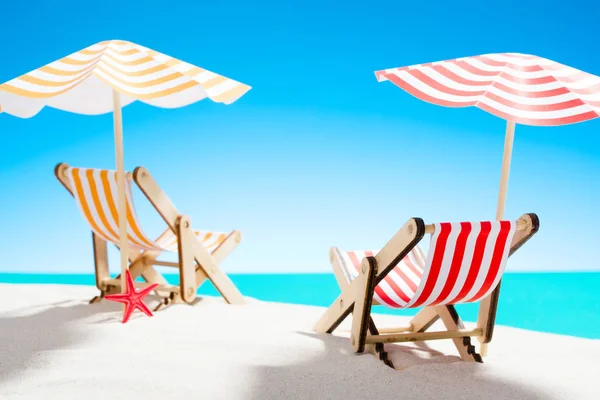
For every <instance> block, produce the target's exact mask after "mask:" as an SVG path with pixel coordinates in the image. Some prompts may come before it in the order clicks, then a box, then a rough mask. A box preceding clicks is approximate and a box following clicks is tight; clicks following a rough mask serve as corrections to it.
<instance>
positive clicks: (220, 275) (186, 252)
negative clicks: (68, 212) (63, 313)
mask: <svg viewBox="0 0 600 400" xmlns="http://www.w3.org/2000/svg"><path fill="white" fill-rule="evenodd" d="M69 168H70V167H69V165H67V164H65V163H59V164H58V165H57V166H56V167H55V170H54V173H55V175H56V178H57V179H58V180H59V182H60V183H61V184H62V185H63V186H64V187H65V189H67V191H68V192H69V193H70V194H71V195H72V196H73V188H72V187H71V184H70V181H69V178H68V176H67V171H68V169H69ZM126 178H127V179H128V180H129V181H131V180H133V182H135V183H136V185H137V186H138V187H139V188H140V190H141V191H142V193H143V194H144V195H145V197H146V198H147V199H148V200H149V201H150V203H151V204H152V205H153V207H154V208H155V210H156V211H157V212H158V214H159V215H160V216H161V217H162V218H163V220H164V221H165V222H166V224H167V229H166V230H165V231H164V232H163V233H162V234H161V235H160V236H159V237H158V238H157V239H156V242H159V241H160V240H161V239H163V238H165V236H167V235H175V240H176V241H177V256H178V261H177V262H168V261H160V260H158V259H157V258H158V257H159V256H160V255H161V253H162V252H161V251H155V250H148V249H146V250H137V251H136V250H133V249H130V250H129V251H130V253H129V254H130V256H129V262H130V264H129V271H130V273H131V276H132V278H133V279H136V278H138V277H140V276H141V277H142V278H143V279H144V280H145V281H146V283H145V284H144V283H141V282H136V286H138V287H145V286H147V285H148V284H154V283H156V284H158V286H157V287H156V289H155V291H154V292H155V293H156V294H157V295H158V296H160V297H161V298H163V301H162V302H161V303H160V304H159V305H158V306H157V307H156V309H155V311H156V310H158V309H160V308H162V307H163V306H165V305H170V304H177V303H188V304H192V303H193V302H194V301H195V298H196V291H197V290H198V288H199V287H200V286H201V285H202V284H203V283H204V282H205V281H206V280H207V279H208V280H210V281H211V282H212V284H213V285H214V287H215V288H216V289H217V291H218V292H219V293H220V294H221V296H223V298H224V299H225V301H226V302H227V303H229V304H245V300H244V298H243V296H242V294H241V293H240V292H239V290H238V289H237V287H236V286H235V285H234V284H233V282H232V281H231V280H230V279H229V277H228V276H227V275H226V274H225V273H224V272H223V271H222V270H221V269H220V268H219V265H220V264H221V262H222V261H223V260H224V259H225V258H226V257H227V256H228V255H229V254H231V252H232V251H233V250H234V249H235V248H236V247H237V245H238V244H239V243H240V241H241V233H240V232H239V231H237V230H234V231H232V232H231V233H229V234H228V235H227V236H226V237H225V238H224V239H223V240H222V241H220V243H219V244H218V245H217V247H216V248H215V249H214V250H212V252H210V253H209V252H208V251H207V249H206V248H205V247H204V245H203V244H202V242H201V241H200V240H199V239H198V237H196V235H195V234H194V230H193V229H192V225H191V221H190V218H189V217H188V216H187V215H184V214H181V213H179V211H178V210H177V209H176V208H175V206H174V205H173V203H172V202H171V200H170V199H169V198H168V197H167V195H166V194H165V193H164V192H163V191H162V189H161V188H160V187H159V185H158V183H157V182H156V181H155V180H154V179H153V178H152V176H151V175H150V173H149V172H148V171H147V170H146V169H145V168H143V167H137V168H136V169H135V170H134V172H133V174H132V173H127V174H126ZM131 206H132V208H133V204H131ZM92 244H93V253H94V268H95V277H96V287H97V288H98V289H99V290H100V295H99V296H96V297H94V298H93V299H91V300H90V303H95V302H97V301H100V300H102V299H103V298H104V297H105V296H106V295H107V294H111V293H118V292H119V291H120V285H121V275H120V274H119V275H117V276H116V277H115V278H111V277H110V273H109V269H108V241H107V240H105V239H104V238H102V237H100V235H98V234H97V233H96V232H94V229H92ZM113 244H114V245H115V246H116V248H117V249H118V248H119V246H118V242H113ZM156 266H163V267H173V268H177V269H178V272H179V285H170V284H168V282H167V280H166V279H165V278H164V276H163V275H162V274H161V273H160V272H158V271H157V270H156V268H155V267H156Z"/></svg>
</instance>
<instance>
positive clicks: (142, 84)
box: [96, 65, 184, 88]
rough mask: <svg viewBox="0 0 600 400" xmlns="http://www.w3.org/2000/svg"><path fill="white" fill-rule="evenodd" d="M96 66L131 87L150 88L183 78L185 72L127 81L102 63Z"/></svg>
mask: <svg viewBox="0 0 600 400" xmlns="http://www.w3.org/2000/svg"><path fill="white" fill-rule="evenodd" d="M96 68H97V69H98V70H99V71H102V72H103V73H105V74H106V75H108V76H109V77H111V78H112V79H114V80H115V81H117V82H119V83H120V84H122V85H125V86H129V87H133V88H148V87H151V86H156V85H160V84H163V83H166V82H170V81H172V80H175V79H177V78H181V77H182V76H184V75H183V74H180V73H179V72H173V73H171V74H169V75H165V76H162V77H160V78H155V79H153V80H150V81H146V82H129V81H126V80H124V79H122V78H120V77H118V76H116V75H114V74H113V73H112V71H109V70H108V69H107V68H104V67H103V66H102V65H97V66H96Z"/></svg>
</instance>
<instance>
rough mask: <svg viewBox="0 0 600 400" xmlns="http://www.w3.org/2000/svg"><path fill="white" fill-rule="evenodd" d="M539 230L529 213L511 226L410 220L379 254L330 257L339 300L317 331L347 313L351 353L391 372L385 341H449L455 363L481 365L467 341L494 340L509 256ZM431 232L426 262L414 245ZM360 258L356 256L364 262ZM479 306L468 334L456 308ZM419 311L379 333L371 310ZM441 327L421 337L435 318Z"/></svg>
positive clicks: (332, 252) (323, 330)
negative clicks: (367, 355)
mask: <svg viewBox="0 0 600 400" xmlns="http://www.w3.org/2000/svg"><path fill="white" fill-rule="evenodd" d="M538 229H539V220H538V217H537V216H536V215H535V214H524V215H522V216H521V217H520V218H519V219H518V220H517V221H484V222H460V223H448V222H444V223H437V224H431V225H425V223H424V222H423V220H422V219H420V218H411V219H410V220H409V221H408V222H406V224H404V226H403V227H402V228H401V229H400V230H399V231H398V232H397V233H396V234H395V235H394V236H393V237H392V239H391V240H390V241H389V242H388V243H387V244H386V245H385V246H384V247H383V249H381V250H380V251H361V252H343V251H341V250H340V249H338V248H336V247H333V248H331V250H330V259H331V262H332V266H333V270H334V273H335V276H336V279H337V281H338V283H339V284H340V289H341V291H342V293H341V295H340V296H338V298H337V299H336V300H335V301H334V303H333V304H332V305H331V306H330V307H329V308H328V309H327V311H326V312H325V313H324V314H323V316H322V317H321V319H320V320H319V321H318V322H317V324H316V326H315V331H317V332H318V333H332V332H333V331H334V330H335V329H336V328H337V327H338V326H339V324H341V323H342V322H343V321H344V319H345V318H346V317H347V316H348V315H350V313H352V329H351V336H350V342H351V344H352V349H353V351H354V352H356V353H362V352H363V351H365V349H367V350H368V351H369V352H371V353H373V354H375V355H376V356H377V357H378V358H379V359H380V360H382V361H383V362H384V363H385V364H387V365H389V366H390V367H392V368H393V363H392V362H391V361H390V360H389V358H388V356H387V353H386V352H385V351H384V348H383V344H384V343H393V342H413V341H424V340H438V339H452V340H453V342H454V344H455V345H456V348H457V349H458V352H459V354H460V356H461V359H463V360H465V361H476V362H483V361H482V358H481V356H480V355H479V354H478V353H477V352H476V351H475V347H474V346H473V345H472V344H471V337H477V339H478V340H479V341H480V342H481V343H489V342H490V341H491V340H492V334H493V330H494V323H495V319H496V309H497V306H498V297H499V294H500V282H501V278H502V274H503V272H504V268H505V265H506V261H507V258H508V257H509V256H510V255H512V254H513V253H514V252H515V251H517V250H518V249H519V248H520V247H521V246H522V245H523V244H524V243H525V242H527V241H528V240H529V239H530V238H531V237H532V236H533V235H534V234H535V233H536V232H537V231H538ZM426 233H427V234H431V242H430V247H429V252H428V255H427V257H424V254H423V252H422V250H421V249H420V248H419V246H418V243H419V241H420V240H421V239H422V238H423V236H424V235H425V234H426ZM363 256H364V258H362V261H361V258H360V257H363ZM473 302H479V315H478V319H477V325H476V327H475V328H474V329H471V330H467V329H465V327H464V325H463V323H462V321H461V320H460V318H459V316H458V313H457V312H456V309H455V307H454V305H455V304H459V303H473ZM374 304H381V305H384V306H387V307H392V308H398V309H407V308H419V307H423V309H422V310H421V311H420V312H419V313H418V314H417V315H416V316H415V317H414V318H413V319H412V321H411V323H410V325H409V326H407V327H402V328H388V329H381V330H378V329H377V327H376V326H375V323H374V322H373V319H372V318H371V307H372V306H373V305H374ZM440 318H441V320H442V322H443V323H444V325H445V327H446V330H445V331H438V332H426V331H427V329H429V328H430V327H431V326H432V325H433V324H434V323H435V322H436V321H437V320H438V319H440Z"/></svg>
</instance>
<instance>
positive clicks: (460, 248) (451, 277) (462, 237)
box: [430, 222, 473, 305]
mask: <svg viewBox="0 0 600 400" xmlns="http://www.w3.org/2000/svg"><path fill="white" fill-rule="evenodd" d="M472 229H473V227H472V226H471V223H470V222H461V223H460V233H459V235H458V237H457V238H456V246H455V248H454V255H453V257H452V263H451V264H450V270H449V271H448V278H447V279H446V284H445V285H444V288H443V289H442V291H441V292H440V295H439V296H438V297H437V299H435V301H434V302H433V303H431V304H430V305H437V304H440V303H442V302H443V301H444V300H445V299H446V297H448V295H449V294H450V292H451V291H452V289H454V285H455V284H456V280H457V279H458V274H459V272H460V267H461V265H462V262H463V258H464V256H465V248H466V247H467V240H468V239H469V236H470V234H471V230H472Z"/></svg>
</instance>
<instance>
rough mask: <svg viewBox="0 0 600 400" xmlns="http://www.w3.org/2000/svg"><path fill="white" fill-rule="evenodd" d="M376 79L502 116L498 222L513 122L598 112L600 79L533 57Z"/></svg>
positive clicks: (481, 60)
mask: <svg viewBox="0 0 600 400" xmlns="http://www.w3.org/2000/svg"><path fill="white" fill-rule="evenodd" d="M375 77H376V78H377V80H378V81H379V82H383V81H390V82H392V83H394V84H395V85H397V86H398V87H400V88H401V89H403V90H405V91H407V92H408V93H410V94H412V95H413V96H415V97H417V98H419V99H421V100H423V101H426V102H429V103H433V104H437V105H441V106H446V107H470V106H473V107H478V108H480V109H482V110H485V111H487V112H489V113H491V114H493V115H496V116H498V117H500V118H503V119H505V120H507V125H506V137H505V141H504V156H503V160H502V172H501V177H500V191H499V194H498V206H497V209H496V219H498V220H500V219H503V218H504V206H505V203H506V192H507V189H508V175H509V170H510V160H511V155H512V146H513V140H514V129H515V123H521V124H523V125H536V126H558V125H567V124H573V123H576V122H583V121H587V120H590V119H593V118H597V117H598V116H600V77H598V76H595V75H592V74H589V73H587V72H583V71H580V70H578V69H575V68H572V67H569V66H566V65H563V64H560V63H557V62H554V61H551V60H548V59H546V58H542V57H538V56H534V55H528V54H518V53H497V54H484V55H479V56H474V57H462V58H456V59H453V60H445V61H438V62H431V63H426V64H418V65H412V66H406V67H400V68H391V69H386V70H381V71H376V72H375ZM499 291H500V285H498V287H497V288H496V290H495V291H494V293H492V295H491V296H490V298H491V299H494V300H489V301H498V295H499ZM481 352H482V355H484V354H485V352H486V346H485V344H484V343H482V348H481Z"/></svg>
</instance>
